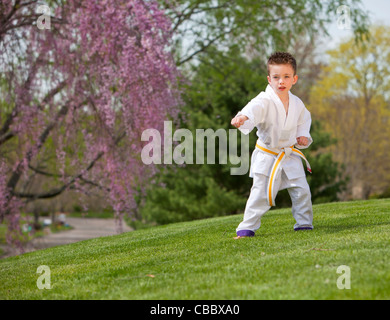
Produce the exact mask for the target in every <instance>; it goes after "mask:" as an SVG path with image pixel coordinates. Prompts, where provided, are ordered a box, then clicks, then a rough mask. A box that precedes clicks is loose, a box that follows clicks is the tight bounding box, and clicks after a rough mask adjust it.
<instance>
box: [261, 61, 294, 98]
mask: <svg viewBox="0 0 390 320" xmlns="http://www.w3.org/2000/svg"><path fill="white" fill-rule="evenodd" d="M267 79H268V83H269V84H270V86H271V87H272V89H274V91H275V92H276V93H277V94H278V95H280V96H284V95H287V94H288V92H289V91H290V89H291V87H292V86H293V85H294V84H296V83H297V81H298V76H297V75H294V69H293V67H292V66H290V65H289V64H277V65H270V66H269V76H267Z"/></svg>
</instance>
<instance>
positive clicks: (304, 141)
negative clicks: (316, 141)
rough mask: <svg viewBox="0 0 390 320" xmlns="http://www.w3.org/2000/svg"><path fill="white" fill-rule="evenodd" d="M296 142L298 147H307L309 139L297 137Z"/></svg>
mask: <svg viewBox="0 0 390 320" xmlns="http://www.w3.org/2000/svg"><path fill="white" fill-rule="evenodd" d="M297 142H298V144H299V145H300V146H307V145H308V143H309V139H308V138H306V137H298V138H297Z"/></svg>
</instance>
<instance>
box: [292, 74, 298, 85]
mask: <svg viewBox="0 0 390 320" xmlns="http://www.w3.org/2000/svg"><path fill="white" fill-rule="evenodd" d="M297 82H298V75H297V74H296V75H295V76H294V78H293V84H296V83H297Z"/></svg>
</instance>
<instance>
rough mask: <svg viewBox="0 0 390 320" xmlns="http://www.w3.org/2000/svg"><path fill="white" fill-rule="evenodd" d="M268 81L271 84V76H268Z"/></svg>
mask: <svg viewBox="0 0 390 320" xmlns="http://www.w3.org/2000/svg"><path fill="white" fill-rule="evenodd" d="M267 80H268V83H269V84H271V78H270V77H269V76H267Z"/></svg>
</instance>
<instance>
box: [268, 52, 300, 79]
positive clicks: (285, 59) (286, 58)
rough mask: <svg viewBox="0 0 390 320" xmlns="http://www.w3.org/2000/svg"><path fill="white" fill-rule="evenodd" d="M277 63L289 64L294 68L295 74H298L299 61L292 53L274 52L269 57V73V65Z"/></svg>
mask: <svg viewBox="0 0 390 320" xmlns="http://www.w3.org/2000/svg"><path fill="white" fill-rule="evenodd" d="M275 64H289V65H290V66H291V67H292V68H293V70H294V76H295V75H296V74H297V61H296V60H295V58H294V57H293V55H292V54H290V53H288V52H274V53H273V54H271V56H270V57H269V58H268V62H267V71H268V75H269V66H270V65H275Z"/></svg>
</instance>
